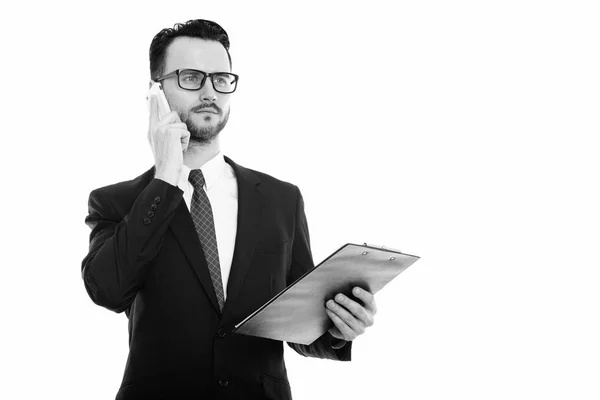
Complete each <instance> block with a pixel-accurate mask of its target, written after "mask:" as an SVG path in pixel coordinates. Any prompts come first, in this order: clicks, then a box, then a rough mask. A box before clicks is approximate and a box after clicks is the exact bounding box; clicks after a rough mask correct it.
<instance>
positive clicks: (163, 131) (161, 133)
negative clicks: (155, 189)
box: [148, 95, 190, 186]
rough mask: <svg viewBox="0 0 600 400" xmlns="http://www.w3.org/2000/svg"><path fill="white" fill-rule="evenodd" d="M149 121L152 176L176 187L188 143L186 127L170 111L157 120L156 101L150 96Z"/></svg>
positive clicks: (188, 135)
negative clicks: (153, 168)
mask: <svg viewBox="0 0 600 400" xmlns="http://www.w3.org/2000/svg"><path fill="white" fill-rule="evenodd" d="M149 100H150V120H149V123H148V142H150V147H151V148H152V153H153V154H154V166H155V173H154V176H155V177H156V178H158V179H162V180H163V181H165V182H168V183H170V184H171V185H173V186H177V181H178V180H179V174H180V173H181V167H182V166H183V152H184V151H185V150H186V149H187V147H188V144H189V142H190V133H189V132H188V130H187V125H186V124H184V123H182V122H181V120H180V119H179V115H177V112H175V111H171V112H169V113H168V114H165V116H164V117H163V118H162V119H159V110H158V100H157V98H156V96H154V95H150V99H149Z"/></svg>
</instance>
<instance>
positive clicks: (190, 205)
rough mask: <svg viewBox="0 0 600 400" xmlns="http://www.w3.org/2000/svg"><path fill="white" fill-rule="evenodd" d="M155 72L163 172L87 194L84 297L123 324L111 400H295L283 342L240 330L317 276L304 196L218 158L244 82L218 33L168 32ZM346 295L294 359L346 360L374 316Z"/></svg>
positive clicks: (371, 303)
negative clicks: (123, 361)
mask: <svg viewBox="0 0 600 400" xmlns="http://www.w3.org/2000/svg"><path fill="white" fill-rule="evenodd" d="M150 70H151V76H152V80H153V81H156V82H160V83H161V84H162V86H163V88H164V93H165V95H166V98H167V100H168V103H169V105H170V107H171V109H172V111H171V112H169V113H167V114H166V115H163V116H162V118H161V117H159V107H158V101H157V98H156V97H155V96H150V98H149V100H150V120H149V129H148V140H149V142H150V145H151V148H152V151H153V153H154V160H155V164H154V166H153V167H152V168H150V169H149V170H148V171H146V172H145V173H143V174H142V175H140V176H138V177H137V178H135V179H133V180H130V181H126V182H120V183H117V184H114V185H110V186H106V187H103V188H99V189H96V190H94V191H92V192H91V194H90V198H89V215H88V216H87V217H86V220H85V221H86V223H87V224H88V226H90V228H91V229H92V232H91V234H90V248H89V253H88V255H87V256H86V257H85V259H84V260H83V262H82V276H83V280H84V284H85V287H86V290H87V291H88V294H89V296H90V297H91V299H92V300H93V301H94V302H95V303H96V304H98V305H100V306H103V307H105V308H107V309H109V310H112V311H115V312H118V313H120V312H123V311H125V313H126V315H127V317H128V318H129V349H130V350H129V357H128V359H127V365H126V367H125V373H124V376H123V381H122V384H121V387H120V389H119V392H118V394H117V399H118V400H125V399H138V398H142V399H162V398H168V399H171V398H173V399H184V398H196V399H200V398H202V399H203V398H214V399H241V398H243V399H290V398H291V391H290V385H289V382H288V379H287V373H286V368H285V363H284V359H283V344H282V342H281V341H276V340H270V339H263V338H258V337H252V336H246V335H241V334H234V333H232V328H233V326H234V325H235V324H236V323H238V322H240V321H241V320H243V319H244V318H245V317H246V316H248V315H249V314H250V313H252V312H253V311H254V310H256V309H257V308H259V307H260V306H261V305H263V304H264V303H265V302H266V301H268V300H269V299H270V298H271V297H273V296H274V295H276V294H277V293H279V292H280V291H281V290H283V289H285V287H286V286H288V285H290V284H291V283H293V282H294V281H295V280H296V279H297V278H299V277H300V276H301V275H303V274H304V273H305V272H306V271H308V270H310V269H312V268H313V267H314V263H313V259H312V254H311V250H310V242H309V234H308V227H307V223H306V216H305V213H304V202H303V199H302V195H301V194H300V191H299V189H298V188H297V187H296V186H295V185H293V184H290V183H287V182H283V181H280V180H277V179H275V178H273V177H271V176H269V175H266V174H264V173H261V172H257V171H254V170H251V169H248V168H244V167H242V166H240V165H238V164H236V163H235V162H233V161H232V160H231V159H229V158H228V157H226V156H223V155H222V154H221V152H220V145H219V133H220V132H221V130H222V129H223V128H224V127H225V125H226V123H227V120H228V117H229V111H230V104H229V103H230V99H231V96H232V93H233V92H234V91H235V89H236V87H237V81H238V76H237V75H235V74H232V72H231V58H230V55H229V39H228V37H227V34H226V32H225V31H224V30H223V29H222V28H221V27H220V26H219V25H217V24H216V23H214V22H210V21H205V20H194V21H188V22H187V23H186V24H176V25H175V26H174V28H173V29H163V30H162V31H161V32H159V33H158V34H157V35H156V36H155V37H154V39H153V41H152V44H151V46H150ZM201 71H203V72H201ZM338 296H340V295H338ZM338 296H336V299H335V300H336V301H330V302H328V303H331V304H332V306H331V308H329V304H328V305H324V307H325V309H326V310H327V313H328V314H329V316H330V318H331V319H332V321H333V323H334V327H333V328H332V329H330V330H329V331H328V332H326V333H325V334H324V335H323V336H321V337H320V338H319V339H317V340H316V341H315V342H314V343H312V344H311V345H308V346H307V345H300V344H296V343H288V345H289V346H290V347H291V348H292V349H294V350H295V351H296V352H298V353H299V354H301V355H304V356H308V357H320V358H328V359H333V360H340V361H349V360H350V354H351V346H352V340H354V339H355V338H356V337H357V336H358V335H360V334H362V333H363V332H364V330H365V328H366V327H368V326H371V325H372V324H373V316H374V314H375V312H376V305H375V300H374V298H373V296H372V295H371V294H370V293H369V292H367V291H365V290H361V291H360V292H359V293H355V296H356V298H357V299H360V301H361V302H362V303H363V304H362V305H361V304H359V303H358V302H356V301H354V300H352V299H349V298H347V297H340V298H339V299H338Z"/></svg>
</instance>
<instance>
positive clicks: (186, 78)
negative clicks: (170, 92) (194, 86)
mask: <svg viewBox="0 0 600 400" xmlns="http://www.w3.org/2000/svg"><path fill="white" fill-rule="evenodd" d="M201 80H202V79H200V77H199V76H197V75H187V76H184V77H183V81H184V82H200V81H201Z"/></svg>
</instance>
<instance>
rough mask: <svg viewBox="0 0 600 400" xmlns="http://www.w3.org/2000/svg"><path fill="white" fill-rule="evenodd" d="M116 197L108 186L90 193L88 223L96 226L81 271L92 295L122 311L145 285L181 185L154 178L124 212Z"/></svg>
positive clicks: (180, 194) (176, 202)
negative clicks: (122, 213) (117, 208)
mask: <svg viewBox="0 0 600 400" xmlns="http://www.w3.org/2000/svg"><path fill="white" fill-rule="evenodd" d="M116 195H118V193H117V194H116ZM109 197H110V198H109ZM114 197H115V196H114V194H109V192H108V191H107V190H100V189H96V190H94V191H92V192H91V193H90V197H89V202H88V216H87V217H86V218H85V223H86V224H87V225H88V226H89V227H90V228H91V229H92V232H91V233H90V246H89V252H88V254H87V256H86V257H85V258H84V259H83V262H82V263H81V274H82V278H83V282H84V285H85V288H86V290H87V292H88V294H89V296H90V298H91V299H92V301H93V302H94V303H96V304H97V305H99V306H103V307H105V308H107V309H109V310H112V311H115V312H117V313H120V312H123V311H125V310H126V309H128V308H129V306H130V305H131V303H132V302H133V300H134V299H135V296H136V294H137V292H138V291H139V289H140V288H141V287H142V286H143V284H144V277H145V276H146V273H147V272H148V271H147V269H148V268H147V267H148V264H149V263H150V262H151V261H152V260H153V259H154V258H155V257H156V255H157V254H158V252H159V250H160V248H161V245H162V241H163V236H164V234H165V232H166V230H167V228H168V226H169V222H170V221H171V219H172V218H173V215H174V214H175V210H176V209H177V206H178V205H179V203H180V201H181V200H182V197H183V191H182V190H181V189H179V188H178V187H176V186H173V185H171V184H169V183H167V182H165V181H163V180H160V179H157V178H155V179H153V180H152V181H151V182H150V183H149V184H148V185H147V186H146V187H145V188H144V190H143V191H142V192H141V193H140V195H139V196H138V198H137V199H136V200H135V202H134V203H133V206H132V207H131V210H130V211H129V213H128V214H126V215H125V216H123V215H119V213H117V212H116V211H115V208H116V204H115V203H116V201H117V200H116V199H114Z"/></svg>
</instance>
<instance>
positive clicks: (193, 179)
mask: <svg viewBox="0 0 600 400" xmlns="http://www.w3.org/2000/svg"><path fill="white" fill-rule="evenodd" d="M188 180H189V181H190V183H191V184H192V186H193V187H194V189H196V190H202V188H203V187H204V175H203V174H202V170H201V169H193V170H191V171H190V176H189V177H188Z"/></svg>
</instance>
